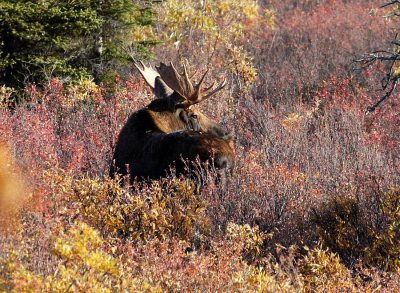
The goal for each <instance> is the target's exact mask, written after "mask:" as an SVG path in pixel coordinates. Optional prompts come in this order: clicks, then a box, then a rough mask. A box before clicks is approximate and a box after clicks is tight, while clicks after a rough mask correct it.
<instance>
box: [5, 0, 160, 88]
mask: <svg viewBox="0 0 400 293" xmlns="http://www.w3.org/2000/svg"><path fill="white" fill-rule="evenodd" d="M153 2H154V1H152V0H147V1H140V2H139V0H2V1H1V3H0V84H5V85H7V86H11V87H15V88H22V87H23V86H24V85H25V84H26V83H29V82H36V83H39V84H40V83H42V82H44V81H46V80H48V79H49V78H51V77H54V76H58V77H60V78H64V79H65V80H66V81H68V80H71V79H74V78H79V77H83V76H89V75H91V76H93V77H94V78H95V79H96V80H97V81H100V80H102V79H104V78H105V77H106V76H108V75H109V74H110V72H111V73H112V72H121V70H123V69H124V64H126V62H127V60H128V57H129V56H128V55H127V54H126V53H125V51H124V48H125V47H127V46H134V48H135V49H136V52H137V54H138V56H140V57H146V56H149V54H150V52H149V50H148V49H149V46H150V45H152V43H153V42H146V43H144V42H142V43H133V42H132V40H131V38H130V36H131V34H132V32H133V31H134V29H135V28H136V27H137V26H145V25H151V24H152V23H153V19H154V12H153V10H152V8H153Z"/></svg>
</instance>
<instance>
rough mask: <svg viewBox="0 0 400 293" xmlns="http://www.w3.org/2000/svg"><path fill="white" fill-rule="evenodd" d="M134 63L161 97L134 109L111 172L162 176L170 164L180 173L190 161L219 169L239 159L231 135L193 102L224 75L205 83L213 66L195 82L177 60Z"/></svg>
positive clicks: (204, 96) (205, 95)
mask: <svg viewBox="0 0 400 293" xmlns="http://www.w3.org/2000/svg"><path fill="white" fill-rule="evenodd" d="M134 65H135V67H136V68H137V69H138V71H139V72H140V74H141V75H142V76H143V78H144V80H145V81H146V83H147V84H148V85H149V86H150V88H151V89H152V90H153V93H154V95H155V96H156V99H154V100H153V101H152V102H151V103H150V104H148V105H147V106H146V107H144V108H142V109H140V110H138V111H136V112H134V113H132V114H131V115H130V117H129V118H128V121H127V122H126V124H125V126H124V127H123V128H122V130H121V132H120V134H119V136H118V141H117V144H116V147H115V152H114V156H113V162H112V165H111V168H110V176H111V177H115V175H116V174H120V175H122V176H125V175H129V176H130V178H131V181H132V180H133V179H134V178H137V179H138V180H141V179H159V178H161V177H163V176H166V175H167V174H168V171H169V170H170V169H171V166H173V167H174V168H175V172H176V174H177V175H180V174H185V172H187V163H185V162H184V161H186V162H194V161H197V162H200V163H202V164H203V163H206V162H212V163H213V165H214V166H215V168H216V169H217V170H219V173H220V174H223V173H225V172H226V171H228V170H231V168H232V166H233V164H234V149H233V140H232V135H231V134H230V132H228V131H227V130H226V129H224V128H223V127H222V126H220V125H218V124H217V123H215V122H213V121H212V120H211V119H209V118H208V117H207V116H205V115H204V114H202V113H201V112H200V111H198V110H196V109H194V107H193V106H194V105H196V104H198V103H200V102H202V101H204V100H205V99H207V98H209V97H211V96H213V95H214V94H216V93H217V92H218V91H220V90H221V89H223V88H224V86H225V84H226V81H225V79H224V80H223V81H222V82H221V83H220V84H219V85H218V86H216V87H215V88H214V83H213V84H212V85H211V86H209V87H204V85H203V82H204V79H205V76H206V74H207V72H208V70H207V71H206V72H205V73H204V74H203V75H202V77H201V78H200V81H199V82H198V83H197V84H196V85H193V84H192V82H191V81H190V78H189V74H188V70H187V68H186V66H185V65H184V66H183V73H178V71H177V69H176V68H175V67H174V65H173V64H172V63H170V65H166V64H164V63H160V65H159V66H156V67H155V68H153V67H152V66H151V65H145V64H144V63H143V62H140V63H136V62H135V64H134Z"/></svg>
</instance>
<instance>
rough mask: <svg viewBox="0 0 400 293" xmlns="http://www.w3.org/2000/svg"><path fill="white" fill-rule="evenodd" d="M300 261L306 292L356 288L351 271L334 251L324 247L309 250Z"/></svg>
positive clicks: (342, 290)
mask: <svg viewBox="0 0 400 293" xmlns="http://www.w3.org/2000/svg"><path fill="white" fill-rule="evenodd" d="M307 250H308V252H307V255H306V256H304V258H302V259H301V260H300V261H299V272H300V273H301V275H302V279H303V282H304V288H303V290H304V291H305V292H338V291H340V292H349V291H353V290H355V286H354V284H353V282H352V279H351V275H350V271H349V270H348V269H347V268H346V267H345V266H344V265H343V264H342V263H341V262H340V258H339V257H338V256H337V255H335V254H334V253H331V252H329V251H328V250H323V249H322V248H315V249H311V250H309V249H308V248H307Z"/></svg>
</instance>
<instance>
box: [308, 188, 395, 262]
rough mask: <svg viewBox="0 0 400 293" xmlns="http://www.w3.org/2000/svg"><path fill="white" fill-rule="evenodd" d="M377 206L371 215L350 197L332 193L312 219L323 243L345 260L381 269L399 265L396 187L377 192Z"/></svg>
mask: <svg viewBox="0 0 400 293" xmlns="http://www.w3.org/2000/svg"><path fill="white" fill-rule="evenodd" d="M378 197H379V199H380V205H379V210H378V212H377V214H375V215H374V216H373V218H374V219H368V216H367V213H368V214H370V215H371V211H369V210H368V208H365V207H363V205H362V203H361V202H360V201H357V200H356V199H354V198H344V197H335V198H334V199H332V200H331V201H330V202H328V203H327V204H325V205H324V206H323V207H321V209H320V210H318V211H316V212H315V214H314V217H313V219H312V220H313V222H314V223H315V224H316V226H317V234H318V235H319V237H320V240H321V241H322V242H323V244H324V245H326V246H327V247H329V249H331V250H332V251H334V252H336V253H338V255H339V256H340V257H341V258H342V259H343V260H344V261H346V262H348V263H349V264H351V263H353V264H354V262H355V261H356V260H362V261H363V262H364V263H365V264H367V265H373V266H379V267H381V268H384V269H385V270H396V269H397V268H399V258H400V251H399V247H400V246H399V245H400V242H399V241H400V230H399V203H400V193H399V188H392V189H390V190H389V191H388V192H381V193H379V194H378Z"/></svg>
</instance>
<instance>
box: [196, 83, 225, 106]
mask: <svg viewBox="0 0 400 293" xmlns="http://www.w3.org/2000/svg"><path fill="white" fill-rule="evenodd" d="M225 86H226V78H225V77H224V80H223V81H222V82H221V83H220V84H219V85H218V86H217V87H216V88H215V89H214V90H212V91H211V92H210V93H208V94H207V95H205V96H203V97H202V98H201V100H202V101H203V100H205V99H207V98H209V97H211V96H213V95H215V94H216V93H217V92H219V91H220V90H222V89H223V88H224V87H225Z"/></svg>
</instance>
